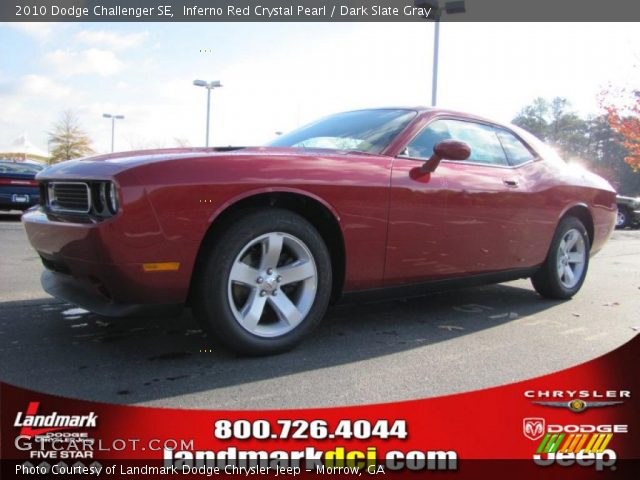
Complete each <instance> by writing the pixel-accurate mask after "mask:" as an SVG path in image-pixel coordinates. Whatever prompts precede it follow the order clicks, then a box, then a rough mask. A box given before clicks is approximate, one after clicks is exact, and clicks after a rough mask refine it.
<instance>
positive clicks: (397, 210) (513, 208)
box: [385, 117, 522, 285]
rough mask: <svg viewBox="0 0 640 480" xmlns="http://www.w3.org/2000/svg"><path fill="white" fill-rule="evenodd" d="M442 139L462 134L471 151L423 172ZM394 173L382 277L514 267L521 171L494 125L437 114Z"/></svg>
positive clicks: (396, 280) (402, 279)
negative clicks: (509, 158)
mask: <svg viewBox="0 0 640 480" xmlns="http://www.w3.org/2000/svg"><path fill="white" fill-rule="evenodd" d="M446 139H452V140H459V141H463V142H466V143H467V144H468V145H469V146H470V148H471V156H470V157H469V158H468V159H467V160H466V161H448V160H443V161H442V162H441V163H440V165H439V166H438V168H437V169H436V170H435V171H434V172H432V173H428V174H421V172H420V171H419V167H420V166H421V165H422V164H423V162H424V161H425V160H426V159H427V158H429V157H430V156H431V154H432V153H433V147H434V145H435V144H436V143H438V142H440V141H442V140H446ZM391 177H392V178H391V195H390V210H389V226H388V241H387V258H386V265H385V284H387V285H393V284H402V283H412V282H417V281H422V280H431V279H433V280H435V279H440V278H449V277H458V276H464V275H469V274H478V273H485V272H495V271H500V270H506V269H511V268H517V267H518V263H519V259H518V249H519V245H520V243H519V240H520V239H519V236H520V227H521V226H522V220H521V218H520V217H519V216H518V215H517V203H518V202H517V201H515V199H516V198H518V193H517V192H518V188H519V177H518V172H517V170H516V169H514V168H512V167H511V166H510V165H509V164H508V161H507V158H506V154H505V151H504V149H503V147H502V145H501V143H500V140H499V139H498V136H497V134H496V129H495V127H494V126H492V125H489V124H484V123H480V122H475V121H469V120H466V119H465V120H463V119H460V118H454V117H447V118H436V119H434V120H432V121H431V122H430V123H429V124H428V125H426V126H425V127H424V128H423V129H422V131H421V132H420V133H418V134H417V135H416V136H415V137H414V138H413V139H412V140H411V141H409V142H408V144H407V146H406V148H405V150H404V151H403V152H402V154H401V155H400V156H398V157H397V158H396V159H395V160H394V164H393V170H392V175H391Z"/></svg>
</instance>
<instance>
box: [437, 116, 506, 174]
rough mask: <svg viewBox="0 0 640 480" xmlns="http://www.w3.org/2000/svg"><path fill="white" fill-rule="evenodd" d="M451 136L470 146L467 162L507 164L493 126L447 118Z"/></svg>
mask: <svg viewBox="0 0 640 480" xmlns="http://www.w3.org/2000/svg"><path fill="white" fill-rule="evenodd" d="M447 122H448V123H449V132H450V133H451V138H453V139H454V140H460V141H461V142H466V143H467V144H468V145H469V147H470V148H471V156H470V157H469V158H468V159H467V162H475V163H484V164H487V165H508V163H507V157H506V156H505V153H504V149H503V148H502V145H501V144H500V140H498V136H497V135H496V131H495V129H494V128H493V127H490V126H488V125H483V124H481V123H475V122H463V121H460V120H447Z"/></svg>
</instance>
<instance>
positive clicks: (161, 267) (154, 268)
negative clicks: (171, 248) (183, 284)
mask: <svg viewBox="0 0 640 480" xmlns="http://www.w3.org/2000/svg"><path fill="white" fill-rule="evenodd" d="M142 269H143V270H144V271H145V272H173V271H176V270H179V269H180V262H160V263H143V264H142Z"/></svg>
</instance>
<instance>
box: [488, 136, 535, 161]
mask: <svg viewBox="0 0 640 480" xmlns="http://www.w3.org/2000/svg"><path fill="white" fill-rule="evenodd" d="M497 133H498V138H499V139H500V142H502V146H503V147H504V151H505V152H506V154H507V158H508V159H509V163H510V164H511V165H520V164H522V163H526V162H529V161H531V160H534V159H535V158H536V157H535V155H534V154H533V153H531V150H529V149H528V148H527V147H526V146H525V145H524V144H523V143H522V142H521V141H520V140H519V139H518V138H517V137H516V136H515V135H513V134H512V133H510V132H508V131H506V130H497Z"/></svg>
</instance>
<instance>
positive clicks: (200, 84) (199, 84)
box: [193, 80, 222, 147]
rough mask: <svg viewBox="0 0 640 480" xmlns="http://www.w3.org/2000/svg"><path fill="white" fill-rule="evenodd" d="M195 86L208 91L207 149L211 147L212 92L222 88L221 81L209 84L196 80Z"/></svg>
mask: <svg viewBox="0 0 640 480" xmlns="http://www.w3.org/2000/svg"><path fill="white" fill-rule="evenodd" d="M193 84H194V85H195V86H196V87H204V88H206V89H207V132H206V135H205V138H206V145H205V146H206V147H209V123H210V120H211V90H213V89H214V88H219V87H222V84H221V83H220V80H212V81H210V82H207V81H205V80H194V81H193Z"/></svg>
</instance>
